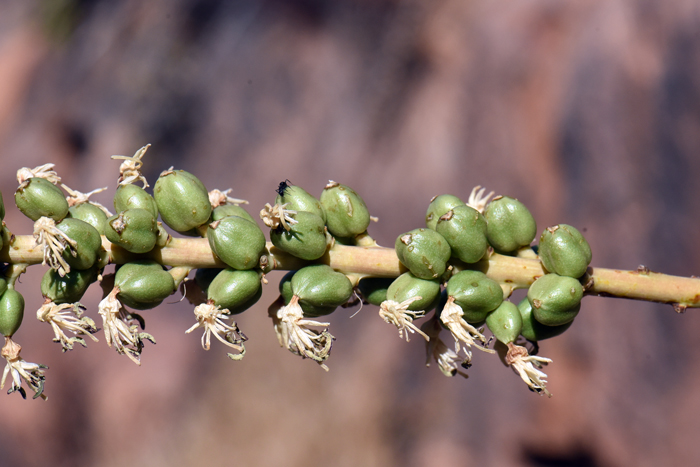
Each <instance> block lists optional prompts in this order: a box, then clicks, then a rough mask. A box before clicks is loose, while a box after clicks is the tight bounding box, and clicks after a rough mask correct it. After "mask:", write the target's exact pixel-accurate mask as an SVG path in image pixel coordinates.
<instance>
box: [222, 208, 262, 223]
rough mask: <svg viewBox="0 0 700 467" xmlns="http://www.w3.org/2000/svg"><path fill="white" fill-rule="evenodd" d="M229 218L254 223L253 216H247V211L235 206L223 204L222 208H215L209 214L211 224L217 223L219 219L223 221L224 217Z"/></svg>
mask: <svg viewBox="0 0 700 467" xmlns="http://www.w3.org/2000/svg"><path fill="white" fill-rule="evenodd" d="M229 216H238V217H242V218H243V219H246V220H249V221H250V222H253V223H255V219H253V216H251V215H250V214H248V211H246V210H245V209H243V208H242V207H240V206H236V205H235V204H225V205H223V206H217V207H215V208H214V210H213V211H212V212H211V219H212V222H214V221H218V220H219V219H223V218H224V217H229Z"/></svg>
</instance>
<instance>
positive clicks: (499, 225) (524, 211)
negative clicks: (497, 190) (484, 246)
mask: <svg viewBox="0 0 700 467" xmlns="http://www.w3.org/2000/svg"><path fill="white" fill-rule="evenodd" d="M484 217H485V218H486V236H487V237H488V240H489V243H490V244H491V246H493V247H494V248H495V249H496V251H500V252H502V253H510V252H513V251H515V250H517V249H519V248H521V247H524V246H527V245H529V244H530V243H532V241H533V240H534V239H535V236H536V235H537V223H536V222H535V218H534V217H532V214H531V213H530V210H529V209H528V208H526V207H525V205H524V204H523V203H521V202H520V201H518V200H517V199H514V198H509V197H508V196H497V197H496V198H494V199H493V200H492V201H491V202H490V203H489V204H488V205H487V206H486V209H485V210H484Z"/></svg>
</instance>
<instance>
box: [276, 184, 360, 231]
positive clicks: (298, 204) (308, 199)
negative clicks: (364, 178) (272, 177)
mask: <svg viewBox="0 0 700 467" xmlns="http://www.w3.org/2000/svg"><path fill="white" fill-rule="evenodd" d="M278 193H279V195H278V196H277V198H276V199H275V203H276V204H279V205H280V206H281V205H283V204H287V207H286V208H285V209H288V210H292V211H297V212H302V211H304V212H311V213H313V214H316V215H317V216H318V217H320V218H321V219H323V223H324V224H325V223H326V211H325V210H324V209H323V206H322V205H321V202H320V201H319V200H317V199H316V198H314V197H313V196H312V195H311V194H309V193H308V192H307V191H306V190H304V189H303V188H301V187H298V186H296V185H288V184H287V183H286V182H282V184H280V188H279V190H278ZM366 229H367V228H366V227H365V230H366ZM363 232H364V231H363ZM360 233H362V232H360Z"/></svg>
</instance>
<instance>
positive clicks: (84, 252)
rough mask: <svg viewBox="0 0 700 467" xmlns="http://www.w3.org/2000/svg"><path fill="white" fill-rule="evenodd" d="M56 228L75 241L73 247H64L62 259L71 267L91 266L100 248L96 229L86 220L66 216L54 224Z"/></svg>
mask: <svg viewBox="0 0 700 467" xmlns="http://www.w3.org/2000/svg"><path fill="white" fill-rule="evenodd" d="M56 228H57V229H58V230H60V231H61V232H63V233H64V234H66V235H67V236H68V238H70V239H71V240H75V242H76V247H75V249H68V248H66V249H65V250H64V251H63V259H65V260H66V263H68V265H69V266H70V267H71V269H89V268H91V267H92V266H93V265H94V264H95V262H96V261H97V258H98V256H99V252H100V249H101V248H102V238H101V237H100V233H99V232H98V231H97V229H95V228H94V227H93V226H91V225H90V224H88V223H87V222H84V221H81V220H80V219H73V218H71V217H66V218H65V219H63V220H62V221H61V222H59V223H58V224H56Z"/></svg>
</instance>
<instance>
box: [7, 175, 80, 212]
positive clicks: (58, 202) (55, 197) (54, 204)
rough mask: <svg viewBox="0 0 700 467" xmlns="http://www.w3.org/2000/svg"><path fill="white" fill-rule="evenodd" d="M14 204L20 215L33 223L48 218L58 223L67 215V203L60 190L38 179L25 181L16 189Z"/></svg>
mask: <svg viewBox="0 0 700 467" xmlns="http://www.w3.org/2000/svg"><path fill="white" fill-rule="evenodd" d="M15 204H16V205H17V207H18V208H19V210H20V211H22V214H24V215H25V216H27V217H28V218H30V219H31V220H33V221H37V220H38V219H39V218H40V217H50V218H51V219H53V220H55V221H56V222H58V221H60V220H61V219H63V218H64V217H66V215H67V214H68V201H66V197H65V195H64V194H63V192H62V191H61V189H60V188H58V187H57V186H56V185H54V184H53V183H51V182H49V181H48V180H46V179H43V178H38V177H33V178H30V179H28V180H26V181H25V182H24V183H22V184H21V185H20V186H19V188H17V191H15Z"/></svg>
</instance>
